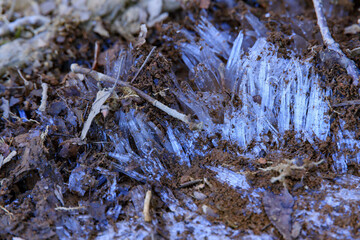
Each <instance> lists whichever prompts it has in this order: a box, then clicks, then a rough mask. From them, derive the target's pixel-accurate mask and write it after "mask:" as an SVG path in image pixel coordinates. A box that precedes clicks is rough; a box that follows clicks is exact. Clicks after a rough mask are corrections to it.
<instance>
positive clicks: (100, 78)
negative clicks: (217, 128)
mask: <svg viewBox="0 0 360 240" xmlns="http://www.w3.org/2000/svg"><path fill="white" fill-rule="evenodd" d="M71 71H72V72H74V73H81V74H84V75H87V76H90V77H92V78H94V79H95V80H97V81H104V82H110V83H115V82H116V81H117V83H118V84H119V85H120V86H122V87H127V88H130V89H131V90H133V91H134V92H136V94H137V95H139V96H140V97H142V98H143V99H145V100H146V101H148V102H149V103H151V104H152V105H153V106H154V107H157V108H159V109H160V110H162V111H164V112H166V113H167V114H169V115H170V116H172V117H174V118H176V119H178V120H180V121H183V122H184V123H186V124H188V125H189V128H190V129H191V130H200V129H202V122H200V123H196V122H192V121H191V119H190V117H189V116H187V115H185V114H183V113H180V112H178V111H176V110H175V109H172V108H170V107H168V106H166V105H165V104H163V103H161V102H159V101H158V100H156V99H154V98H152V97H150V96H149V95H147V94H146V93H144V92H143V91H141V90H140V89H138V88H136V87H134V86H132V85H130V84H129V83H127V82H124V81H121V80H116V79H115V78H112V77H110V76H107V75H105V74H102V73H99V72H97V71H94V70H91V69H88V68H83V67H80V66H79V65H78V64H76V63H74V64H72V65H71Z"/></svg>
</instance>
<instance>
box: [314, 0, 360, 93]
mask: <svg viewBox="0 0 360 240" xmlns="http://www.w3.org/2000/svg"><path fill="white" fill-rule="evenodd" d="M313 3H314V8H315V12H316V16H317V24H318V25H319V28H320V32H321V35H322V38H323V40H324V43H325V45H326V46H327V47H328V49H330V50H333V51H335V52H337V53H338V54H339V55H340V59H339V64H340V65H341V66H342V67H344V68H345V69H346V71H347V73H348V74H349V75H350V76H351V77H352V78H353V80H354V81H353V84H354V85H355V86H357V85H358V84H359V79H360V73H359V69H358V68H357V67H356V65H355V63H354V61H352V60H350V59H348V58H347V57H346V55H345V54H344V53H343V52H342V51H341V49H340V47H339V44H338V43H337V42H335V40H334V39H333V38H332V36H331V33H330V30H329V28H328V26H327V23H326V18H325V16H324V13H323V3H322V0H313Z"/></svg>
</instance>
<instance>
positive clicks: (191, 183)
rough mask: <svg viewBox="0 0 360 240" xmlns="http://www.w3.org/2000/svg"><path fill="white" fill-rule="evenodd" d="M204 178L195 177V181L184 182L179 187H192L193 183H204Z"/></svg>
mask: <svg viewBox="0 0 360 240" xmlns="http://www.w3.org/2000/svg"><path fill="white" fill-rule="evenodd" d="M202 182H203V180H202V179H195V180H193V181H189V182H186V183H183V184H181V185H180V186H179V188H186V187H190V186H192V185H196V184H199V183H202Z"/></svg>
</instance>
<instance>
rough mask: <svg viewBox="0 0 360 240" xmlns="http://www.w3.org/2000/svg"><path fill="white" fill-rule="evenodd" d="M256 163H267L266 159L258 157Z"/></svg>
mask: <svg viewBox="0 0 360 240" xmlns="http://www.w3.org/2000/svg"><path fill="white" fill-rule="evenodd" d="M258 163H260V164H266V163H267V160H266V158H259V159H258Z"/></svg>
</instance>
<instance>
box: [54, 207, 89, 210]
mask: <svg viewBox="0 0 360 240" xmlns="http://www.w3.org/2000/svg"><path fill="white" fill-rule="evenodd" d="M81 209H85V207H84V206H78V207H56V208H55V210H57V211H74V210H81Z"/></svg>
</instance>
